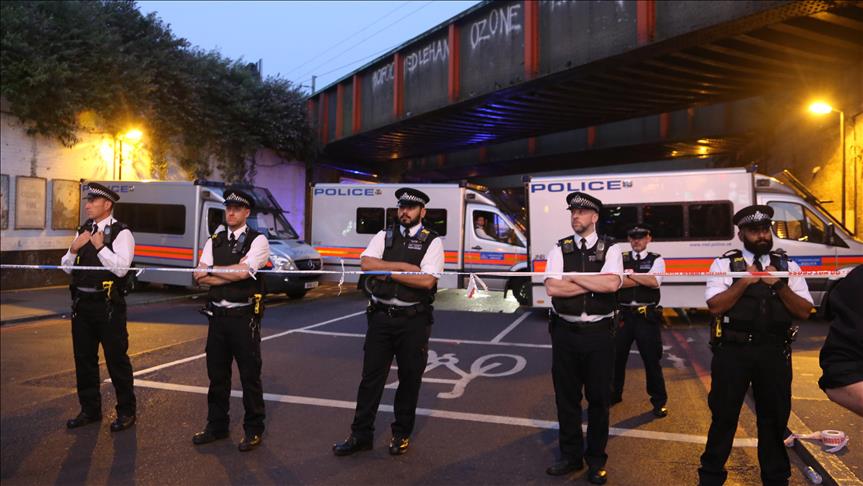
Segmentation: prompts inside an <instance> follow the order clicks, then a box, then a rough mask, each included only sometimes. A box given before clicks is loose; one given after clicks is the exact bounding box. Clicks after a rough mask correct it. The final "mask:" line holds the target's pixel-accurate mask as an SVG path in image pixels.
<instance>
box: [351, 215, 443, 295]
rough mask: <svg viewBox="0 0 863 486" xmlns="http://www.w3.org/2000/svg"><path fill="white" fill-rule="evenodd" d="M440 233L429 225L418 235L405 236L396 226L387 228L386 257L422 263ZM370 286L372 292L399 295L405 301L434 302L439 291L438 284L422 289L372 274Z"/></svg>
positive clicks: (411, 262) (368, 284)
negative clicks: (430, 228) (382, 278)
mask: <svg viewBox="0 0 863 486" xmlns="http://www.w3.org/2000/svg"><path fill="white" fill-rule="evenodd" d="M437 237H438V234H437V233H435V232H434V231H432V230H429V229H426V228H420V230H419V231H417V232H416V235H414V236H409V237H407V238H405V237H404V235H403V234H401V233H400V232H399V231H395V230H394V228H392V227H390V228H387V236H386V244H385V246H384V254H383V256H382V260H384V261H388V262H405V263H410V264H411V265H416V266H418V267H419V266H420V263H422V261H423V257H425V254H426V252H427V251H428V249H429V246H430V245H431V242H432V241H434V239H435V238H437ZM367 288H368V290H369V292H371V294H372V295H374V296H375V297H377V298H378V299H399V300H401V301H404V302H420V303H423V304H431V303H432V302H434V296H435V293H436V292H437V284H435V286H434V287H432V288H431V289H428V290H426V289H418V288H415V287H409V286H407V285H403V284H401V283H398V282H395V281H392V280H380V279H377V278H371V279H368V281H367Z"/></svg>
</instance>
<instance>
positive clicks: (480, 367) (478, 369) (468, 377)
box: [386, 349, 527, 398]
mask: <svg viewBox="0 0 863 486" xmlns="http://www.w3.org/2000/svg"><path fill="white" fill-rule="evenodd" d="M508 361H511V364H512V366H511V367H510V368H509V369H505V370H500V367H502V366H504V363H506V362H508ZM458 362H459V359H458V358H456V357H455V353H445V354H442V355H439V354H437V353H436V352H435V351H433V350H431V349H430V350H429V356H428V364H427V365H426V369H425V373H428V372H429V371H432V370H434V369H435V368H440V367H444V368H446V369H448V370H450V371H452V372H453V373H454V374H455V375H456V376H458V378H456V379H447V378H425V377H423V382H425V383H443V384H446V385H452V390H450V391H448V392H440V393H438V394H437V396H438V398H458V397H460V396H462V395H463V394H464V389H465V388H466V387H467V385H468V384H469V383H470V382H471V381H473V380H474V379H476V378H479V377H483V378H500V377H503V376H510V375H514V374H516V373H518V372H520V371H521V370H523V369H524V367H525V366H527V360H526V359H525V358H524V356H519V355H517V354H487V355H485V356H481V357H479V358H477V359H476V361H474V362H473V364H471V365H470V371H464V370H462V369H461V368H459V367H458V366H456V365H457V364H458ZM494 370H497V371H494ZM398 386H399V382H398V380H396V381H394V382H393V383H390V384H389V385H387V386H386V387H387V388H397V387H398Z"/></svg>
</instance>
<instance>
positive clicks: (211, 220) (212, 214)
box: [207, 208, 225, 235]
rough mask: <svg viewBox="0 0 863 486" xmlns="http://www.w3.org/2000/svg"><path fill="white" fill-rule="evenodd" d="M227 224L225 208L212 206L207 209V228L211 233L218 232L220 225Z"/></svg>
mask: <svg viewBox="0 0 863 486" xmlns="http://www.w3.org/2000/svg"><path fill="white" fill-rule="evenodd" d="M223 224H225V210H224V209H219V208H210V209H208V210H207V230H209V232H210V235H212V234H213V233H215V232H216V230H217V229H218V228H219V226H221V225H223Z"/></svg>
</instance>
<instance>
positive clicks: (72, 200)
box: [51, 179, 81, 230]
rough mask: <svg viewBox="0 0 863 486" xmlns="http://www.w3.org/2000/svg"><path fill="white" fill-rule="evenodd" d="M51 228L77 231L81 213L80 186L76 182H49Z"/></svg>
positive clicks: (58, 180)
mask: <svg viewBox="0 0 863 486" xmlns="http://www.w3.org/2000/svg"><path fill="white" fill-rule="evenodd" d="M51 187H52V189H53V190H52V198H51V228H53V229H55V230H59V229H72V230H73V229H77V228H78V213H79V212H80V211H81V207H80V204H81V185H80V183H79V182H78V181H67V180H63V179H54V180H53V181H52V182H51Z"/></svg>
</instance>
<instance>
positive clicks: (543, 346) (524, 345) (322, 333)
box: [297, 329, 551, 349]
mask: <svg viewBox="0 0 863 486" xmlns="http://www.w3.org/2000/svg"><path fill="white" fill-rule="evenodd" d="M297 332H299V333H302V334H316V335H318V336H335V337H354V338H364V337H366V335H365V334H361V333H357V332H334V331H310V330H300V329H298V330H297ZM429 342H433V343H448V344H483V345H486V346H504V347H505V346H512V347H517V348H538V349H551V344H533V343H509V342H499V343H494V342H491V341H474V340H472V339H448V338H431V339H429Z"/></svg>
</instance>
